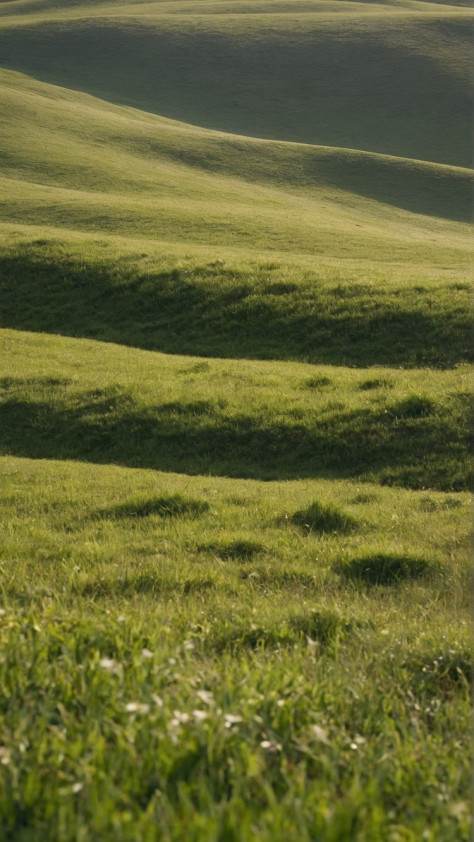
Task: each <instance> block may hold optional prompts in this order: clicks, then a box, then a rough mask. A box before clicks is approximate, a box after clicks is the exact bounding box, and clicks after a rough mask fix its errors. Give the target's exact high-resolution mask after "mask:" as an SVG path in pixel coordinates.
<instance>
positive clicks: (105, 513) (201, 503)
mask: <svg viewBox="0 0 474 842" xmlns="http://www.w3.org/2000/svg"><path fill="white" fill-rule="evenodd" d="M208 510H209V503H207V502H206V501H205V500H192V499H189V498H186V497H183V496H182V495H181V494H170V495H162V496H160V497H150V498H146V499H145V498H143V499H140V498H138V499H136V500H128V501H127V502H125V503H120V504H118V505H117V506H113V507H112V508H109V509H103V510H101V512H100V517H110V518H117V519H120V518H143V517H150V515H158V517H162V518H172V517H199V516H200V515H202V514H204V512H207V511H208Z"/></svg>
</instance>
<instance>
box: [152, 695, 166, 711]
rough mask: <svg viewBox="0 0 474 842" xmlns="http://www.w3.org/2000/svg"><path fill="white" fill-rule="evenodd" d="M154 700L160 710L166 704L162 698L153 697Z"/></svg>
mask: <svg viewBox="0 0 474 842" xmlns="http://www.w3.org/2000/svg"><path fill="white" fill-rule="evenodd" d="M152 699H153V701H154V703H155V705H156V706H157V707H159V708H162V707H163V704H164V702H163V699H162V698H161V696H152Z"/></svg>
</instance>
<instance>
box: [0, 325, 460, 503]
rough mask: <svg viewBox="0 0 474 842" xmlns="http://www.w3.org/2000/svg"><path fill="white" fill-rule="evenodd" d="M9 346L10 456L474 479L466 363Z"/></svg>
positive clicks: (410, 483) (409, 483) (244, 472)
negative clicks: (258, 358)
mask: <svg viewBox="0 0 474 842" xmlns="http://www.w3.org/2000/svg"><path fill="white" fill-rule="evenodd" d="M2 344H3V352H4V353H3V355H2V356H3V363H2V366H3V367H4V366H5V364H6V363H7V367H6V368H3V370H4V377H3V379H1V380H0V428H1V431H2V432H1V434H0V452H2V453H9V454H16V455H21V456H29V457H34V458H58V459H79V460H85V461H92V462H100V463H107V462H115V463H118V464H122V465H128V466H131V467H148V468H154V469H159V470H168V471H180V472H184V473H188V474H208V473H211V474H221V475H222V474H223V475H227V476H235V477H253V478H260V479H291V478H302V477H333V478H335V477H360V478H362V479H376V480H377V481H381V482H385V483H388V484H396V485H402V486H406V487H411V488H421V487H433V488H438V489H440V490H450V489H456V490H461V489H464V488H465V487H466V483H467V481H468V468H467V453H468V442H467V439H468V431H469V425H468V404H469V393H468V392H467V382H466V381H467V377H468V370H467V369H464V371H463V370H460V371H456V372H450V371H449V372H434V371H429V370H426V369H425V370H422V371H414V372H399V371H396V370H394V369H392V370H387V369H384V370H381V369H379V370H377V369H375V370H374V371H372V372H371V377H370V378H367V374H366V373H365V372H360V371H357V370H354V369H344V368H341V369H339V370H338V371H337V372H335V371H334V370H333V369H327V368H324V369H322V370H319V371H315V369H314V368H313V367H311V366H302V365H296V364H290V363H258V362H246V361H242V360H238V361H227V362H225V361H217V360H215V361H212V362H205V361H203V360H199V359H196V358H194V359H193V358H189V357H166V356H164V355H156V354H147V353H145V352H143V351H137V350H135V349H125V348H120V347H119V346H113V345H111V346H105V345H101V344H100V343H97V342H90V341H85V340H81V341H77V340H71V339H62V338H58V337H45V336H41V335H34V334H26V333H17V332H14V331H7V332H5V333H4V334H3V337H2ZM8 360H12V361H14V362H15V376H13V377H12V376H11V375H10V370H11V369H10V368H9V366H8ZM316 376H317V377H318V378H319V386H318V385H317V383H316Z"/></svg>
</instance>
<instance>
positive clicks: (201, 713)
mask: <svg viewBox="0 0 474 842" xmlns="http://www.w3.org/2000/svg"><path fill="white" fill-rule="evenodd" d="M193 716H194V719H195V720H196V722H203V721H204V720H205V719H207V713H206V711H205V710H193Z"/></svg>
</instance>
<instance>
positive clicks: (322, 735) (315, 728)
mask: <svg viewBox="0 0 474 842" xmlns="http://www.w3.org/2000/svg"><path fill="white" fill-rule="evenodd" d="M311 732H312V733H313V734H314V736H315V737H316V739H317V740H319V742H320V743H324V744H325V745H327V746H328V745H329V739H328V735H327V733H326V731H325V730H324V728H321V726H320V725H312V726H311Z"/></svg>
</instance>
